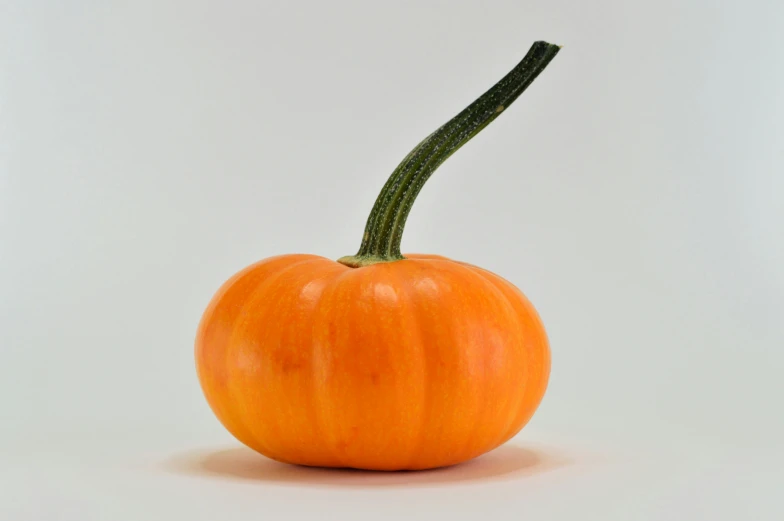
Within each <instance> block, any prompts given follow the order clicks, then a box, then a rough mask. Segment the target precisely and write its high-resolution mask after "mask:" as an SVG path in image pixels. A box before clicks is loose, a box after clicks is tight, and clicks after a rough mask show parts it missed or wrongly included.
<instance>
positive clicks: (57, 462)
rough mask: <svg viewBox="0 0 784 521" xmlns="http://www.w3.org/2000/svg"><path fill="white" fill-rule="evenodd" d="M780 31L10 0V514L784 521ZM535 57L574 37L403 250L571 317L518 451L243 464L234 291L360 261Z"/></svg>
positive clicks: (663, 8)
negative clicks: (400, 191)
mask: <svg viewBox="0 0 784 521" xmlns="http://www.w3.org/2000/svg"><path fill="white" fill-rule="evenodd" d="M731 4H735V5H734V6H733V5H731ZM782 34H784V4H781V3H780V2H776V1H773V0H770V1H764V0H756V1H751V2H745V3H741V2H735V3H730V2H712V1H708V0H703V1H698V0H692V1H687V2H630V1H623V0H604V1H596V2H574V1H572V0H569V1H566V0H550V1H548V2H546V3H538V4H536V5H534V4H533V3H531V2H516V1H515V2H513V1H509V2H497V1H495V2H494V1H490V2H421V1H418V2H388V3H383V4H382V3H381V2H359V1H357V2H347V1H338V0H336V1H332V2H285V3H284V2H276V3H264V2H249V1H244V2H217V1H197V2H185V1H184V0H170V1H163V2H160V1H155V2H153V1H151V0H149V1H138V2H106V1H100V2H99V1H97V0H95V1H87V0H78V1H73V2H51V1H49V2H47V1H41V2H29V1H23V0H7V1H5V2H2V3H0V212H2V213H0V411H1V412H2V417H1V420H0V442H1V443H2V450H0V458H2V459H1V460H0V463H1V464H0V519H2V520H5V519H9V520H33V519H36V520H37V519H41V520H47V521H48V520H60V519H64V520H71V519H73V520H79V521H89V520H93V519H94V520H106V519H112V520H118V521H122V520H126V519H128V520H136V519H143V520H148V519H191V520H198V519H254V520H257V519H316V518H326V519H331V518H334V519H338V518H339V519H346V520H348V519H360V518H362V519H370V518H372V519H401V518H406V519H433V518H449V517H451V518H454V519H477V518H480V517H491V516H492V518H497V519H536V520H537V521H547V520H573V519H581V520H592V519H596V520H602V521H604V520H612V519H618V520H623V521H635V520H649V519H650V520H659V519H663V520H672V519H711V520H722V519H727V520H737V519H754V520H780V519H782V518H784V504H782V500H781V499H779V497H777V494H776V492H780V488H781V484H782V483H784V476H782V470H781V469H782V468H784V466H782V463H784V441H782V440H784V415H782V414H781V411H782V396H784V383H783V382H782V379H781V374H782V367H783V366H784V354H782V353H784V349H782V347H784V321H782V318H784V234H782V233H781V227H782V223H784V205H783V204H782V202H781V201H782V200H784V176H782V172H784V156H783V155H782V150H784V149H783V148H782V143H784V127H782V121H784V104H782V99H784V98H782V97H781V92H784V41H783V40H782V36H781V35H782ZM536 39H546V40H550V41H553V42H556V43H559V44H563V45H564V49H563V51H562V52H561V54H560V55H559V56H558V57H557V58H556V59H555V60H554V62H553V63H552V65H551V66H550V67H549V68H548V69H547V71H545V72H544V73H543V75H542V76H541V77H540V78H539V79H538V80H537V81H536V82H535V83H534V85H533V86H532V87H531V89H530V90H529V91H528V92H526V93H525V94H524V95H523V97H522V98H521V99H520V100H519V101H518V102H517V103H516V104H515V105H514V106H513V107H512V108H511V109H510V110H508V111H507V112H506V113H505V114H504V115H503V116H502V117H501V118H499V119H498V120H497V121H496V122H495V123H493V125H492V126H491V127H490V128H488V129H487V130H486V131H484V132H483V133H482V135H480V136H479V137H477V138H476V139H475V140H474V141H473V142H472V143H470V144H469V145H468V146H466V147H465V148H463V149H461V150H460V151H459V152H458V153H457V154H456V155H455V156H454V157H452V158H451V159H450V160H449V161H448V162H447V163H446V164H445V165H444V166H442V167H441V169H440V170H439V172H438V173H437V174H436V175H435V176H434V178H433V179H432V180H431V181H430V182H429V183H428V186H427V187H426V188H425V189H424V191H423V192H422V194H421V196H420V198H419V200H418V202H417V204H416V206H415V207H414V210H413V212H412V215H411V218H410V219H409V223H408V226H407V231H406V237H405V239H404V249H405V250H406V251H420V252H431V253H440V254H444V255H447V256H450V257H453V258H456V259H461V260H465V261H468V262H471V263H474V264H477V265H480V266H484V267H486V268H488V269H490V270H492V271H495V272H496V273H499V274H501V275H503V276H504V277H506V278H508V279H510V280H511V281H513V282H514V283H515V284H517V285H518V286H519V287H520V288H521V289H522V290H523V291H524V292H525V293H526V294H527V295H528V296H529V298H530V299H531V300H532V301H533V302H534V303H535V305H536V306H537V308H538V309H539V310H540V312H541V315H542V317H543V319H544V321H545V325H546V326H547V329H548V332H549V335H550V339H551V343H552V349H553V374H552V379H551V385H550V388H549V390H548V394H547V396H546V397H545V401H544V403H543V404H542V407H541V408H540V410H539V412H538V413H537V415H536V416H535V417H534V420H533V421H532V423H531V424H530V425H529V426H528V427H527V428H526V429H524V431H523V433H522V434H521V435H520V436H519V437H518V438H517V439H515V440H514V442H513V445H514V446H517V447H519V449H514V448H505V449H499V451H498V452H496V453H491V454H490V455H488V456H487V457H486V458H485V459H484V460H479V461H477V462H476V463H474V464H471V465H469V466H466V467H456V468H453V469H446V470H443V471H438V472H434V473H426V474H422V475H412V474H399V475H366V474H358V473H346V472H326V471H312V470H305V469H295V468H290V467H281V466H278V465H273V464H271V463H265V460H263V459H261V458H260V457H254V456H253V455H252V454H250V453H248V452H242V451H239V452H237V451H236V450H235V451H234V452H228V453H227V452H223V451H226V450H230V451H231V450H234V449H233V447H235V448H236V444H234V445H233V444H232V443H233V442H232V440H231V438H230V437H229V435H228V434H226V433H225V432H224V431H223V429H222V428H221V427H220V425H218V423H217V421H216V420H215V419H214V418H213V417H212V415H211V413H210V412H209V410H208V408H207V406H206V404H205V403H204V400H203V398H202V396H201V394H200V390H199V388H198V384H197V381H196V378H195V374H194V368H193V353H192V341H193V336H194V332H195V327H196V323H197V321H198V319H199V316H200V314H201V312H202V311H203V309H204V307H205V306H206V304H207V301H208V300H209V298H210V296H211V295H212V293H213V292H214V291H215V290H216V289H217V287H218V286H219V285H220V283H221V282H223V280H225V279H226V278H228V277H229V276H230V275H231V274H232V273H233V272H235V271H237V270H239V269H240V268H242V267H244V266H245V265H247V264H249V263H251V262H253V261H255V260H258V259H261V258H264V257H267V256H270V255H275V254H279V253H286V252H310V253H317V254H321V255H324V256H327V257H331V258H337V257H340V256H341V255H345V254H350V253H353V252H354V251H355V250H356V248H357V246H358V243H359V238H360V235H361V232H362V227H363V225H364V222H365V218H366V214H367V212H368V210H369V209H370V207H371V205H372V202H373V198H374V197H375V195H376V194H377V192H378V190H379V189H380V187H381V185H382V184H383V181H384V179H385V178H386V175H387V174H388V173H389V172H390V171H391V170H392V168H394V166H395V165H396V164H397V162H398V161H399V160H400V159H401V158H402V157H403V156H404V155H405V154H406V153H407V152H408V150H409V149H410V148H411V147H412V146H414V145H415V144H416V143H417V142H418V141H419V140H420V139H421V138H422V137H424V136H425V135H426V134H428V133H429V132H430V131H432V130H433V129H435V128H436V127H437V126H438V125H440V124H441V123H443V122H445V121H446V120H447V119H448V118H450V117H451V116H452V115H454V114H455V113H456V112H457V111H458V110H460V109H461V108H463V107H464V106H465V105H466V104H468V103H469V102H470V101H472V100H473V99H474V98H475V97H476V96H477V95H478V94H480V93H481V92H483V91H484V90H485V89H486V88H488V87H489V86H490V85H491V84H492V83H493V82H494V81H496V80H497V79H498V78H500V77H501V76H502V75H503V74H505V73H506V72H507V71H508V70H509V69H510V68H511V67H512V66H513V65H514V64H515V63H517V61H518V60H519V59H520V58H521V57H522V55H523V54H524V53H525V52H526V50H527V49H528V47H529V46H530V44H531V43H532V42H533V41H534V40H536ZM477 173H478V174H480V179H477V178H476V177H475V176H476V174H477ZM525 451H528V452H525ZM534 461H538V463H534Z"/></svg>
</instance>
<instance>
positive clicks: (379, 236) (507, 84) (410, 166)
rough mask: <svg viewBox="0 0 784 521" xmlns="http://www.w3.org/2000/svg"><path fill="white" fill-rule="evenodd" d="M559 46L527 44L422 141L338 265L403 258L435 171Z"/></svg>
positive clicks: (521, 88) (533, 76)
mask: <svg viewBox="0 0 784 521" xmlns="http://www.w3.org/2000/svg"><path fill="white" fill-rule="evenodd" d="M559 50H560V47H559V46H557V45H553V44H550V43H547V42H536V43H534V44H533V46H532V47H531V49H530V50H529V51H528V54H526V55H525V58H523V60H522V61H521V62H520V63H519V64H517V66H516V67H515V68H514V69H512V70H511V71H510V72H509V74H507V75H506V76H504V77H503V78H502V79H501V80H500V81H499V82H498V83H496V84H495V85H493V86H492V87H491V88H490V90H488V91H487V92H485V93H484V94H482V95H481V96H480V97H479V98H478V99H477V100H476V101H474V102H473V103H471V104H470V105H469V106H468V107H466V108H465V109H463V111H462V112H460V114H458V115H457V116H455V117H454V118H452V119H451V120H450V121H449V122H447V123H446V124H445V125H443V126H442V127H440V128H439V129H438V130H436V131H435V132H433V133H432V134H430V135H429V136H427V137H426V138H425V139H424V140H422V142H420V143H419V144H418V145H417V146H416V147H414V149H413V150H412V151H411V152H409V154H408V155H407V156H406V157H405V159H403V161H402V162H401V163H400V164H399V165H398V167H397V168H396V169H395V171H394V172H392V175H391V176H389V179H388V180H387V182H386V184H385V185H384V188H383V189H382V190H381V193H380V194H379V196H378V198H377V199H376V203H375V204H374V205H373V210H371V212H370V217H368V220H367V224H366V226H365V234H364V235H363V237H362V244H361V246H360V248H359V252H358V253H357V254H356V255H351V256H348V257H343V258H341V259H338V262H340V263H342V264H345V265H346V266H351V267H354V268H358V267H362V266H368V265H370V264H376V263H379V262H392V261H396V260H401V259H403V258H404V257H403V255H401V254H400V241H401V239H402V237H403V228H404V227H405V224H406V219H407V218H408V214H409V212H410V211H411V206H412V205H413V204H414V200H415V199H416V197H417V195H419V191H420V190H422V187H423V186H424V184H425V182H426V181H427V180H428V179H429V178H430V176H431V175H433V172H435V170H436V168H438V167H439V166H440V165H441V163H443V162H444V161H446V159H447V158H448V157H449V156H451V155H452V154H454V153H455V152H456V151H457V149H458V148H460V147H461V146H463V145H465V144H466V143H467V142H468V141H469V140H470V139H471V138H472V137H474V136H475V135H477V134H478V133H479V132H480V131H481V130H482V129H483V128H485V127H486V126H487V125H489V124H490V122H492V121H493V120H494V119H495V118H497V117H498V116H499V115H500V114H501V112H503V111H504V110H505V109H506V108H508V107H509V105H511V104H512V102H513V101H514V100H516V99H517V97H518V96H519V95H520V94H522V92H523V91H524V90H525V89H526V88H527V87H528V86H529V85H530V84H531V83H532V82H533V81H534V80H535V79H536V77H537V76H538V75H539V73H541V72H542V71H543V70H544V68H545V67H547V64H548V63H550V60H552V59H553V58H554V57H555V55H556V54H558V51H559Z"/></svg>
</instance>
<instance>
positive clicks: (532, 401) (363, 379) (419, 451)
mask: <svg viewBox="0 0 784 521" xmlns="http://www.w3.org/2000/svg"><path fill="white" fill-rule="evenodd" d="M196 365H197V369H198V375H199V380H200V382H201V385H202V389H203V390H204V394H205V396H206V398H207V401H208V402H209V404H210V407H211V408H212V410H213V411H214V412H215V414H216V416H217V417H218V419H219V420H220V421H221V422H222V423H223V425H224V426H225V427H226V428H227V429H228V430H229V431H230V432H231V433H232V434H233V435H234V436H235V437H236V438H237V439H239V440H240V441H241V442H242V443H244V444H246V445H248V446H249V447H251V448H252V449H254V450H256V451H258V452H260V453H262V454H264V455H265V456H268V457H270V458H272V459H275V460H278V461H282V462H287V463H296V464H302V465H311V466H323V467H353V468H362V469H374V470H401V469H412V470H413V469H427V468H433V467H442V466H446V465H453V464H456V463H460V462H462V461H466V460H469V459H471V458H474V457H476V456H479V455H480V454H483V453H485V452H487V451H489V450H492V449H493V448H495V447H497V446H498V445H500V444H502V443H504V442H505V441H506V440H508V439H509V438H511V437H512V436H514V435H515V434H516V433H517V432H519V431H520V429H521V428H522V427H523V426H524V425H525V424H526V423H527V422H528V420H529V419H530V418H531V416H532V415H533V413H534V411H535V410H536V408H537V407H538V405H539V403H540V401H541V399H542V397H543V395H544V392H545V388H546V386H547V381H548V378H549V374H550V350H549V346H548V342H547V337H546V334H545V331H544V328H543V326H542V323H541V321H540V319H539V316H538V315H537V313H536V311H535V310H534V308H533V306H532V305H531V304H530V302H529V301H528V300H527V299H526V297H525V296H524V295H523V294H522V293H521V292H520V291H519V290H518V289H517V288H516V287H515V286H513V285H512V284H510V283H509V282H507V281H506V280H504V279H502V278H501V277H499V276H497V275H495V274H493V273H490V272H489V271H486V270H483V269H481V268H477V267H475V266H471V265H468V264H465V263H461V262H456V261H452V260H449V259H446V258H444V257H439V256H436V255H408V256H407V258H406V259H404V260H399V261H395V262H385V263H378V264H373V265H370V266H366V267H362V268H349V267H347V266H345V265H343V264H340V263H338V262H335V261H332V260H329V259H326V258H323V257H319V256H315V255H283V256H279V257H272V258H269V259H266V260H263V261H261V262H259V263H257V264H254V265H252V266H250V267H248V268H246V269H245V270H243V271H241V272H239V273H238V274H236V275H235V276H234V277H232V278H231V279H230V280H229V281H228V282H226V283H225V284H224V285H223V287H222V288H221V289H220V290H219V291H218V293H217V294H216V295H215V296H214V297H213V299H212V302H211V303H210V305H209V307H208V308H207V311H206V312H205V313H204V316H203V318H202V321H201V323H200V325H199V330H198V334H197V338H196Z"/></svg>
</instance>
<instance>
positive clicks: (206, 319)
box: [196, 42, 559, 470]
mask: <svg viewBox="0 0 784 521" xmlns="http://www.w3.org/2000/svg"><path fill="white" fill-rule="evenodd" d="M558 49H559V48H558V47H557V46H554V45H550V44H548V43H545V42H537V43H535V44H534V46H533V47H532V48H531V50H530V51H529V53H528V54H527V55H526V57H525V58H524V59H523V60H522V61H521V62H520V64H518V65H517V66H516V67H515V68H514V69H513V70H512V71H511V72H510V73H509V74H508V75H507V76H505V77H504V78H503V79H502V80H501V81H499V82H498V83H497V84H496V85H495V86H493V87H492V88H491V89H490V90H489V91H488V92H486V93H485V94H484V95H482V96H481V97H480V98H478V99H477V100H476V101H475V102H474V103H472V104H471V105H469V107H468V108H466V109H465V110H463V111H462V112H461V113H460V114H458V115H457V116H456V117H455V118H453V119H452V120H450V121H449V122H448V123H447V124H446V125H444V126H442V127H441V128H440V129H438V130H437V131H436V132H434V133H433V134H431V135H430V136H428V138H426V139H425V140H424V141H422V142H421V143H420V144H419V145H418V146H417V147H416V148H415V149H414V150H413V151H412V152H411V153H410V154H409V155H408V156H407V157H406V158H405V159H404V160H403V162H402V163H401V164H400V166H398V168H397V169H396V170H395V171H394V172H393V174H392V176H391V177H390V179H389V181H388V182H387V184H386V185H385V186H384V189H383V190H382V192H381V194H380V195H379V197H378V200H377V201H376V204H375V206H374V207H373V211H372V212H371V215H370V218H369V219H368V222H367V226H366V229H365V234H364V236H363V241H362V245H361V247H360V250H359V253H357V255H354V256H350V257H344V258H342V259H339V260H338V261H332V260H329V259H326V258H323V257H319V256H315V255H283V256H279V257H273V258H269V259H266V260H263V261H261V262H259V263H257V264H254V265H252V266H250V267H248V268H246V269H245V270H243V271H241V272H239V273H238V274H236V275H235V276H234V277H232V278H231V279H230V280H229V281H228V282H226V283H225V284H224V285H223V287H222V288H221V289H220V290H219V291H218V293H217V294H216V295H215V296H214V297H213V299H212V302H211V303H210V305H209V307H208V308H207V311H206V312H205V313H204V316H203V318H202V320H201V323H200V325H199V330H198V333H197V338H196V364H197V370H198V376H199V380H200V382H201V385H202V389H203V391H204V394H205V396H206V398H207V401H208V403H209V405H210V406H211V408H212V410H213V411H214V413H215V414H216V416H217V417H218V419H219V420H220V421H221V422H222V423H223V425H224V426H225V427H226V428H227V429H228V430H229V431H230V432H231V433H232V434H233V435H234V436H235V437H236V438H237V439H239V440H240V441H241V442H243V443H244V444H246V445H248V446H249V447H251V448H253V449H255V450H256V451H258V452H260V453H262V454H264V455H266V456H268V457H270V458H273V459H276V460H279V461H283V462H289V463H297V464H303V465H313V466H326V467H353V468H362V469H376V470H399V469H426V468H433V467H440V466H445V465H452V464H455V463H459V462H462V461H465V460H468V459H471V458H474V457H476V456H478V455H480V454H482V453H484V452H487V451H489V450H491V449H493V448H495V447H497V446H498V445H500V444H502V443H503V442H505V441H506V440H508V439H509V438H511V437H512V436H514V435H515V434H516V433H517V432H518V431H519V430H520V429H521V428H522V427H523V426H524V425H525V424H526V422H528V420H529V419H530V418H531V416H532V415H533V413H534V411H535V410H536V408H537V407H538V405H539V403H540V401H541V399H542V397H543V395H544V392H545V388H546V386H547V381H548V377H549V372H550V352H549V347H548V343H547V337H546V335H545V331H544V328H543V326H542V323H541V321H540V319H539V317H538V315H537V313H536V311H535V310H534V308H533V306H532V305H531V304H530V303H529V302H528V300H527V299H526V298H525V297H524V296H523V294H522V293H521V292H520V291H519V290H518V289H517V288H515V287H514V286H513V285H512V284H511V283H509V282H507V281H506V280H504V279H502V278H501V277H499V276H497V275H494V274H493V273H490V272H489V271H486V270H483V269H481V268H477V267H475V266H471V265H469V264H465V263H462V262H456V261H452V260H449V259H446V258H443V257H439V256H435V255H407V256H405V257H404V256H403V255H401V254H400V249H399V248H400V240H401V236H402V231H403V227H404V224H405V220H406V217H407V216H408V212H409V210H410V208H411V204H412V203H413V201H414V199H415V198H416V196H417V194H418V193H419V190H420V189H421V188H422V185H423V184H424V182H425V181H426V180H427V179H428V178H429V176H430V175H431V174H432V173H433V171H434V170H435V169H436V168H437V167H438V166H439V165H440V164H441V163H442V162H443V161H444V160H445V159H446V158H447V157H449V155H451V154H452V153H453V152H454V151H455V150H457V148H459V147H460V146H462V145H463V144H464V143H465V142H467V141H468V140H470V139H471V137H473V136H474V135H476V133H478V132H479V131H480V130H481V129H482V128H484V127H485V126H486V125H487V124H488V123H489V122H490V121H492V120H493V119H495V118H496V117H497V116H498V115H499V114H500V113H501V112H502V111H503V110H504V109H505V108H506V107H508V106H509V104H510V103H512V102H513V101H514V100H515V99H516V98H517V97H518V96H519V95H520V93H521V92H522V91H523V90H524V89H525V88H526V87H527V86H528V85H529V84H530V83H531V82H532V81H533V79H534V78H536V76H537V75H538V74H539V73H540V72H541V71H542V70H543V69H544V67H545V66H546V65H547V64H548V63H549V61H550V60H551V59H552V58H553V57H554V56H555V54H556V53H557V52H558Z"/></svg>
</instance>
